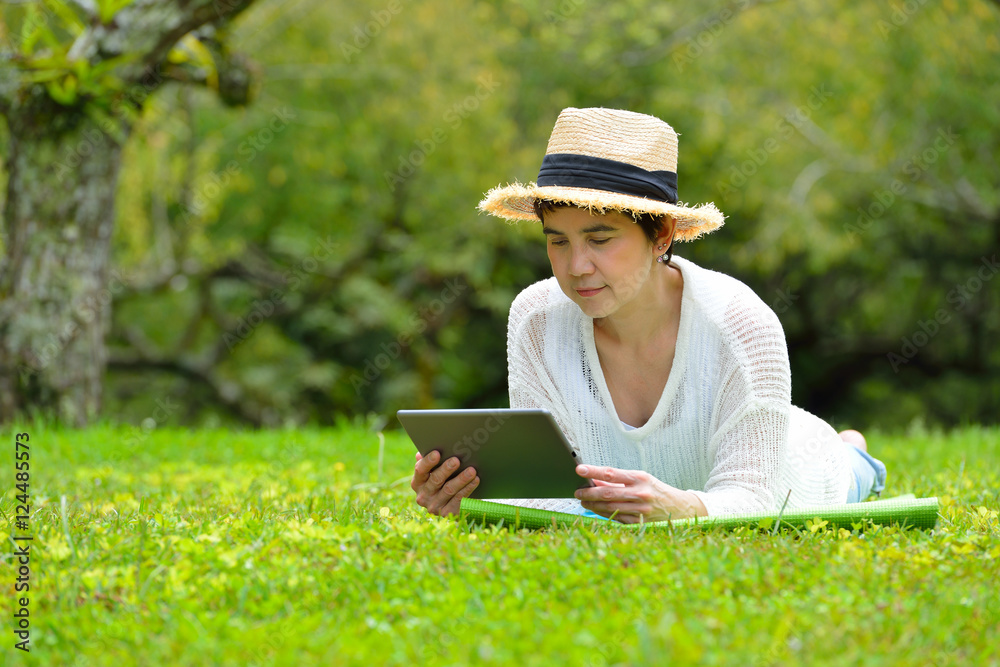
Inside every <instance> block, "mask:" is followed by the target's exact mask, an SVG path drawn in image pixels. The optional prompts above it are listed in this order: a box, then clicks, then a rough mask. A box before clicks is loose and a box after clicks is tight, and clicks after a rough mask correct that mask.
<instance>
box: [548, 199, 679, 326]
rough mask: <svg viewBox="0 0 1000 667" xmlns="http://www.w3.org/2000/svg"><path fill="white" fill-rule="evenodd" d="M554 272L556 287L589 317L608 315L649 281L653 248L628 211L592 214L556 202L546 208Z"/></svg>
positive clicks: (630, 300) (629, 299)
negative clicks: (550, 208)
mask: <svg viewBox="0 0 1000 667" xmlns="http://www.w3.org/2000/svg"><path fill="white" fill-rule="evenodd" d="M542 231H543V233H544V234H545V238H546V247H547V249H548V255H549V262H551V264H552V275H554V276H555V277H556V280H557V281H559V287H561V288H562V291H563V292H564V293H565V294H566V296H568V297H569V298H570V299H572V300H573V301H574V302H575V303H576V304H577V305H578V306H580V308H581V309H582V310H583V312H584V313H585V314H586V315H587V316H588V317H592V318H600V317H607V316H609V315H611V314H613V313H615V312H617V311H618V310H619V309H621V308H622V307H623V306H627V305H628V304H630V303H632V302H633V301H634V300H635V298H636V296H637V295H639V294H640V293H641V292H642V290H643V288H644V287H645V286H646V284H647V282H648V281H649V274H650V271H651V270H652V267H653V264H654V263H655V261H656V255H657V254H659V253H658V252H656V248H655V247H654V246H653V244H652V243H650V242H649V239H647V238H646V234H645V233H644V232H643V231H642V228H641V227H640V226H639V225H637V224H636V223H635V222H633V220H632V218H631V216H629V215H627V214H623V213H618V212H609V213H605V214H596V213H595V214H591V213H590V212H588V211H587V210H585V209H580V208H575V207H560V208H557V209H555V210H553V211H549V212H546V213H545V221H544V224H543V226H542Z"/></svg>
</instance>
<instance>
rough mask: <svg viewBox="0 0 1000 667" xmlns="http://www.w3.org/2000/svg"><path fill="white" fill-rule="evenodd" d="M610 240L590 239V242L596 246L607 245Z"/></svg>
mask: <svg viewBox="0 0 1000 667" xmlns="http://www.w3.org/2000/svg"><path fill="white" fill-rule="evenodd" d="M610 240H611V239H610V238H607V239H591V241H592V242H593V243H595V244H596V245H604V244H605V243H607V242H608V241H610Z"/></svg>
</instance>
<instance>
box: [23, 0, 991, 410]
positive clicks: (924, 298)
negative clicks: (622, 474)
mask: <svg viewBox="0 0 1000 667" xmlns="http://www.w3.org/2000/svg"><path fill="white" fill-rule="evenodd" d="M112 4H113V3H112ZM31 6H34V5H31ZM111 6H112V5H111V4H108V3H105V4H103V5H102V7H105V8H107V7H111ZM60 16H61V14H60ZM998 16H1000V14H998V10H997V7H996V6H995V4H991V3H987V2H982V1H976V0H961V1H959V0H955V1H949V2H946V3H941V4H934V3H922V4H921V3H916V4H914V3H910V4H902V5H898V6H897V5H880V4H877V3H876V4H864V5H859V4H857V3H848V2H833V3H824V2H818V1H814V0H810V1H808V2H801V3H757V2H737V3H718V4H717V5H716V6H713V7H700V6H694V5H690V4H688V5H684V4H681V3H664V2H652V1H649V0H635V1H630V2H615V3H603V4H601V3H593V2H587V1H586V0H566V1H565V2H560V3H557V4H553V3H541V2H536V1H535V0H519V1H517V2H485V1H484V2H477V3H473V4H472V5H469V6H467V7H465V8H463V9H462V10H460V11H456V10H455V7H454V6H453V5H452V4H449V3H444V2H424V3H417V4H413V3H408V2H400V3H384V2H381V1H380V2H369V3H360V4H359V3H298V4H296V5H294V6H285V5H272V4H262V5H260V6H259V7H255V8H253V9H251V10H250V11H249V12H247V13H246V14H245V15H243V16H242V17H241V18H240V19H239V20H238V21H237V22H236V24H235V25H234V26H233V27H232V30H231V34H230V35H229V36H228V37H229V41H230V42H231V46H232V48H233V49H236V50H241V51H244V52H247V53H252V54H253V56H254V58H255V59H257V60H258V62H260V63H261V65H262V70H263V74H264V83H263V86H262V88H261V90H260V95H259V98H258V100H257V102H256V103H255V105H253V106H251V107H249V108H246V109H242V108H241V109H230V108H226V107H225V106H224V105H220V104H219V103H218V100H217V96H215V95H209V94H207V93H206V92H205V91H201V90H194V91H192V90H188V89H183V90H178V88H176V87H166V88H165V89H163V90H162V91H161V92H160V93H158V94H157V95H156V96H155V97H154V98H152V99H151V100H150V101H148V102H147V104H146V109H145V112H144V117H143V119H142V121H141V123H140V124H139V125H138V126H137V128H136V130H135V133H134V135H133V137H132V141H131V143H130V145H129V146H128V152H127V155H126V163H125V164H126V166H125V168H124V169H123V173H122V176H121V182H120V189H119V199H118V220H117V225H116V236H115V260H116V263H117V265H118V267H119V269H120V270H121V271H122V272H123V273H124V274H125V275H128V276H130V277H131V279H130V280H128V281H126V283H125V286H124V290H123V291H121V292H120V293H116V294H115V297H116V301H115V323H114V330H113V332H112V337H111V342H112V347H113V352H114V354H113V356H112V366H111V369H112V371H111V373H110V375H109V392H108V396H109V403H108V412H109V413H110V414H121V415H123V416H125V417H126V418H128V419H132V420H134V421H136V422H138V421H140V420H142V419H144V418H146V417H149V416H150V415H151V414H152V413H153V412H154V411H155V406H156V401H158V400H163V399H165V398H167V399H169V400H181V401H183V402H184V404H185V407H184V409H183V410H180V411H178V412H176V413H175V414H174V415H172V417H171V419H173V420H176V421H178V422H194V423H207V424H213V423H220V422H223V423H225V422H228V421H230V420H232V421H242V422H247V421H249V422H251V423H265V424H281V423H284V422H285V421H291V422H296V423H304V422H321V423H330V422H331V421H332V419H333V415H334V414H336V413H340V412H354V413H359V414H365V413H368V412H371V411H374V412H378V413H381V414H388V413H391V412H392V411H394V410H395V409H397V408H400V407H430V406H432V405H438V406H467V407H476V406H498V405H505V402H506V386H505V374H506V369H505V353H504V331H505V318H506V310H507V307H508V306H509V303H510V302H511V300H512V299H513V298H514V296H515V295H516V294H517V292H518V291H519V290H520V289H522V288H523V287H525V286H526V285H528V284H529V283H531V282H533V281H535V280H538V279H542V278H545V277H547V276H548V274H549V269H548V265H547V262H546V259H545V255H544V251H543V248H542V244H541V240H540V234H539V230H538V227H537V226H535V225H530V224H526V225H522V226H520V227H513V226H508V225H505V224H503V223H499V222H497V221H495V220H493V219H488V218H487V217H485V216H481V215H479V214H477V213H476V212H475V210H474V206H475V204H476V203H477V202H478V201H479V199H480V198H481V196H482V194H483V192H485V191H486V190H487V189H489V188H491V187H493V186H495V185H496V184H498V183H506V182H509V181H513V180H515V179H516V180H520V181H529V180H533V179H534V177H535V174H536V173H537V169H538V165H539V163H540V161H541V156H542V154H543V152H544V146H545V141H546V139H547V137H548V133H549V131H550V130H551V127H552V123H553V121H554V119H555V118H556V115H557V114H558V112H559V110H561V109H562V108H563V107H566V106H606V107H618V108H628V109H634V110H637V111H642V112H646V113H650V114H653V115H657V116H659V117H661V118H663V119H665V120H667V121H668V122H670V123H671V124H672V125H673V126H674V127H675V129H676V130H677V131H678V132H679V133H680V142H681V155H680V167H679V169H680V175H679V178H680V190H681V196H682V198H683V199H684V201H686V202H691V203H698V202H702V201H715V202H716V203H717V204H718V205H719V206H720V208H721V209H722V210H723V211H724V212H725V213H726V214H727V216H728V218H727V222H726V225H725V227H723V228H722V229H721V230H719V231H718V232H716V233H714V234H713V235H712V236H710V237H707V238H705V239H702V240H699V241H696V242H694V243H691V244H690V245H689V246H681V247H680V248H678V250H677V254H679V255H681V256H684V257H686V258H688V259H691V260H693V261H695V262H697V263H699V264H701V265H703V266H706V267H709V268H712V269H715V270H719V271H722V272H725V273H728V274H731V275H734V276H735V277H737V278H739V279H741V280H743V281H744V282H746V283H748V284H749V285H750V286H751V287H752V288H753V289H754V290H755V291H756V292H757V293H758V294H759V295H760V296H761V298H762V299H763V300H764V301H765V302H766V303H768V304H769V305H771V306H772V307H773V308H774V309H775V310H776V311H777V313H778V315H779V317H780V318H781V320H782V324H783V326H784V328H785V332H786V335H787V337H788V340H789V351H790V356H791V363H792V377H793V387H794V396H793V400H794V401H795V402H796V403H797V404H800V405H802V406H804V407H806V408H808V409H810V410H811V411H812V412H815V413H817V414H819V415H821V416H823V417H824V418H827V419H829V420H831V421H833V422H842V423H845V425H852V426H857V427H861V428H863V427H865V426H867V425H870V424H882V425H887V426H888V425H893V424H895V425H905V424H908V423H910V422H912V421H913V420H914V419H918V418H919V419H925V420H926V421H927V422H929V423H942V424H962V423H976V422H986V423H994V422H995V421H996V415H997V406H998V405H1000V380H998V378H1000V348H997V346H996V345H995V344H993V341H995V340H996V338H997V336H998V335H1000V280H993V279H992V278H993V277H995V274H991V277H990V279H988V280H979V281H978V283H977V282H976V280H977V272H978V271H980V269H981V267H982V266H984V265H983V262H984V261H989V260H990V258H991V257H992V256H993V254H992V253H993V252H994V251H995V249H996V248H998V247H1000V194H998V193H1000V188H998V187H997V183H998V182H1000V167H998V165H997V163H996V160H995V155H997V154H1000V132H998V129H997V128H1000V111H998V108H997V105H996V104H995V100H996V99H1000V80H998V79H997V77H996V76H995V72H996V71H998V69H1000V41H998V39H997V34H998V32H1000V31H998V27H1000V19H998ZM49 23H52V24H53V25H54V23H53V22H52V21H50V22H49ZM72 23H73V22H72V20H68V19H63V20H62V21H61V24H65V25H66V26H67V27H65V28H63V29H64V30H67V31H69V30H72ZM53 30H54V29H53ZM29 34H30V35H31V39H32V40H33V44H32V53H34V49H36V47H37V48H38V49H42V50H48V51H52V52H53V53H55V54H56V55H53V56H50V57H54V58H58V57H59V56H58V53H57V52H58V49H56V50H55V51H53V48H54V47H52V46H51V45H50V46H46V44H50V42H51V41H52V37H50V36H47V34H46V32H45V30H43V29H42V28H38V29H35V30H33V31H31V32H30V33H29ZM67 34H68V33H67ZM55 38H56V40H57V41H58V42H59V43H60V44H63V45H65V43H66V40H65V35H63V34H61V33H56V34H55ZM46 40H48V41H46ZM204 44H205V42H204V40H201V39H200V38H199V39H195V38H194V37H193V36H189V37H188V38H186V39H185V40H184V41H183V42H182V43H181V44H180V46H179V47H178V48H176V49H175V50H174V51H173V52H172V53H171V56H170V58H169V59H168V60H170V61H172V62H173V64H175V65H177V66H183V67H187V68H191V69H192V70H197V71H198V72H200V74H199V76H203V77H204V79H205V80H206V82H208V83H209V86H212V85H213V84H212V81H215V82H216V85H218V86H219V87H220V90H221V89H222V88H224V87H225V86H224V85H223V81H222V79H223V78H224V77H222V76H221V75H220V74H219V72H218V71H216V70H214V69H213V68H212V64H211V63H212V62H213V58H212V57H210V54H207V53H206V52H205V51H204V49H205V46H204ZM60 48H65V47H64V46H62V47H60ZM38 53H39V54H41V53H42V51H39V52H38ZM33 57H35V56H33ZM37 57H39V58H40V57H41V55H38V56H37ZM38 62H42V61H38ZM214 62H218V60H217V58H216V59H214ZM76 66H79V65H76ZM33 71H35V70H33ZM35 73H36V75H38V76H42V77H47V76H51V77H53V78H51V79H46V80H45V81H44V83H45V85H47V86H50V87H49V88H48V93H47V94H48V95H50V96H51V97H52V98H53V99H56V100H60V101H63V102H64V103H67V102H69V103H78V102H79V100H80V99H82V97H84V96H85V91H93V90H94V89H95V87H96V88H101V87H107V86H110V85H111V83H110V82H109V81H108V80H106V79H105V78H102V76H103V75H99V74H94V73H93V72H90V71H88V70H84V71H83V72H82V73H81V72H80V71H76V70H73V69H71V68H70V65H69V64H68V63H65V62H62V61H54V63H53V64H51V66H45V67H42V66H39V67H38V68H37V71H35ZM108 76H110V75H108ZM88 82H89V83H88ZM40 85H41V84H40ZM74 100H75V102H74ZM282 110H287V111H288V112H290V113H291V114H293V115H292V116H291V117H290V118H289V119H288V121H287V124H285V125H284V126H283V128H282V129H281V130H280V131H274V130H272V128H271V127H270V123H272V121H273V119H274V115H275V114H276V113H280V112H282ZM455 284H458V285H461V286H463V287H464V288H463V289H462V290H461V291H460V293H458V294H457V295H456V298H455V299H454V300H453V301H451V302H449V303H447V304H444V303H443V302H442V293H444V292H445V290H447V289H448V286H449V285H455ZM977 285H978V287H977ZM442 305H443V306H444V307H443V308H442V307H441V306H442ZM435 311H436V312H435ZM267 312H270V313H271V314H266V313H267ZM251 319H253V321H254V322H255V324H254V325H253V326H248V325H247V323H248V322H249V321H250V320H251ZM240 331H244V332H249V335H242V334H239V333H238V332H240ZM929 331H933V333H928V332H929ZM404 340H405V341H406V343H405V344H403V343H402V341H404ZM144 341H146V342H150V343H152V345H149V346H144V345H143V344H142V343H143V342H144ZM234 341H235V344H233V343H234ZM397 347H398V350H397Z"/></svg>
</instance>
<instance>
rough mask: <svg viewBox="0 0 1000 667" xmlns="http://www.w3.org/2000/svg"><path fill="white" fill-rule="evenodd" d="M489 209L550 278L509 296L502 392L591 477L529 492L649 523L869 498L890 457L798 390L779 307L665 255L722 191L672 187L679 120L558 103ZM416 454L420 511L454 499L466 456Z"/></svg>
mask: <svg viewBox="0 0 1000 667" xmlns="http://www.w3.org/2000/svg"><path fill="white" fill-rule="evenodd" d="M479 208H480V209H481V210H483V211H486V212H488V213H491V214H493V215H496V216H498V217H501V218H505V219H508V220H515V221H516V220H540V221H541V222H542V231H543V233H544V235H545V238H546V245H547V249H548V256H549V261H550V262H551V264H552V274H553V277H552V278H550V279H548V280H543V281H541V282H539V283H536V284H534V285H531V286H530V287H528V288H527V289H525V290H524V291H523V292H521V294H520V295H518V297H517V298H516V299H515V300H514V303H513V305H512V306H511V311H510V317H509V320H508V332H507V355H508V371H509V390H510V405H511V407H512V408H544V409H546V410H549V411H550V412H552V414H553V415H554V417H555V419H556V421H557V422H558V424H559V426H560V427H561V428H562V430H563V432H564V433H565V434H566V436H567V439H568V440H569V442H570V443H571V445H572V446H573V447H574V450H575V451H576V453H577V455H578V456H579V457H580V460H581V461H584V462H585V463H586V465H580V466H578V468H577V473H578V474H579V475H580V476H581V477H584V478H589V479H592V480H594V483H595V485H596V486H594V487H589V488H584V489H581V490H579V491H577V495H576V498H575V499H566V500H558V499H557V500H554V501H553V500H509V501H504V502H511V503H516V504H522V505H527V506H533V507H545V508H549V509H555V510H558V511H567V512H574V513H579V514H585V515H591V516H601V517H605V518H607V517H612V516H613V517H614V518H615V519H617V520H619V521H622V522H638V521H657V520H664V519H668V518H683V517H690V516H715V515H722V514H737V513H747V512H768V511H777V510H778V509H780V508H781V507H782V506H783V505H784V504H786V502H787V505H788V506H789V507H799V506H806V505H821V504H836V503H843V502H859V501H861V500H864V499H865V498H867V497H868V495H869V494H870V493H872V492H875V493H878V492H881V490H882V489H883V488H884V483H885V476H886V471H885V466H884V465H883V464H882V463H881V462H880V461H878V460H877V459H874V458H872V457H871V456H870V455H869V454H868V453H867V447H866V443H865V439H864V437H863V436H862V435H861V434H860V433H858V432H857V431H843V432H841V433H840V434H838V433H837V432H836V431H835V430H834V429H833V428H832V427H830V425H829V424H827V423H826V422H824V421H823V420H821V419H819V418H818V417H816V416H814V415H811V414H809V413H808V412H806V411H804V410H802V409H800V408H796V407H795V406H793V405H791V378H790V373H789V365H788V352H787V347H786V343H785V338H784V332H783V331H782V328H781V324H780V322H779V321H778V318H777V317H776V316H775V314H774V313H773V312H772V311H771V309H770V308H768V307H767V306H766V305H765V304H764V303H763V302H762V301H761V300H760V299H759V298H758V297H757V296H756V295H755V294H754V293H753V292H752V291H751V290H750V289H749V288H748V287H747V286H746V285H744V284H743V283H741V282H739V281H738V280H736V279H734V278H731V277H729V276H726V275H723V274H720V273H717V272H714V271H710V270H708V269H704V268H701V267H699V266H697V265H695V264H693V263H691V262H689V261H687V260H684V259H682V258H680V257H673V255H672V250H673V243H674V241H689V240H692V239H695V238H697V237H699V236H701V235H702V234H705V233H708V232H711V231H713V230H715V229H717V228H719V227H721V226H722V222H723V216H722V214H721V213H720V212H719V211H718V210H717V209H716V208H715V206H714V205H712V204H705V205H702V206H699V207H687V206H684V205H681V204H679V203H678V200H677V135H676V134H675V133H674V131H673V129H672V128H671V127H670V126H669V125H667V124H666V123H665V122H663V121H662V120H659V119H658V118H654V117H652V116H647V115H644V114H638V113H633V112H630V111H619V110H613V109H572V108H570V109H565V110H563V112H562V113H561V114H560V115H559V118H558V120H557V121H556V125H555V128H554V129H553V131H552V136H551V137H550V139H549V145H548V149H547V151H546V155H545V158H544V160H543V161H542V167H541V170H540V171H539V176H538V182H537V184H530V185H527V186H525V185H519V184H514V185H508V186H507V187H502V188H496V189H494V190H492V191H490V192H489V193H488V194H487V196H486V198H485V199H484V200H483V201H482V202H480V205H479ZM438 457H439V455H438V454H437V453H434V454H432V455H430V456H428V457H427V458H424V459H421V458H420V457H419V455H418V457H417V463H416V466H415V468H414V475H413V480H412V482H411V486H412V488H413V489H414V491H416V493H417V502H418V503H419V504H420V505H422V506H423V507H425V508H427V509H428V511H430V512H432V513H435V514H441V515H447V514H454V513H457V512H458V509H459V503H460V501H461V498H463V497H467V496H468V495H469V494H471V493H472V492H473V491H474V490H475V487H476V485H477V484H478V478H476V476H475V471H474V470H471V469H469V470H466V471H464V472H463V474H462V475H460V476H458V477H456V478H455V479H454V480H451V481H447V482H446V480H447V479H448V477H449V476H450V475H451V474H452V472H453V471H454V470H455V469H456V468H457V466H458V460H457V459H450V460H449V461H446V462H444V464H441V462H440V461H439V460H438Z"/></svg>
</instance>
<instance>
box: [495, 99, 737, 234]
mask: <svg viewBox="0 0 1000 667" xmlns="http://www.w3.org/2000/svg"><path fill="white" fill-rule="evenodd" d="M535 199H547V200H549V201H552V202H557V203H567V204H574V205H576V206H580V207H582V208H586V209H587V210H589V211H591V212H596V213H605V212H606V211H609V210H610V211H621V212H624V213H631V214H633V215H634V214H638V213H652V214H653V215H669V216H672V217H674V218H676V219H677V230H676V231H675V232H674V238H675V239H676V240H678V241H691V240H693V239H696V238H698V237H699V236H701V235H702V234H707V233H709V232H712V231H714V230H716V229H718V228H719V227H721V226H722V222H723V220H724V219H725V216H723V215H722V213H721V212H720V211H719V209H717V208H716V207H715V204H711V203H708V204H702V205H700V206H693V207H692V206H685V205H684V204H683V203H681V202H679V201H678V200H677V133H676V132H674V130H673V128H672V127H670V126H669V125H667V124H666V123H664V122H663V121H662V120H660V119H659V118H654V117H653V116H647V115H646V114H641V113H635V112H633V111H621V110H618V109H599V108H598V109H574V108H572V107H571V108H568V109H563V110H562V113H560V114H559V118H558V119H557V120H556V125H555V127H554V128H552V136H551V137H549V146H548V148H547V149H546V150H545V158H544V159H543V160H542V167H541V169H540V170H539V172H538V182H537V184H536V183H529V184H528V185H522V184H520V183H513V184H511V185H507V186H506V187H496V188H493V189H492V190H490V191H489V192H488V193H487V194H486V198H485V199H483V200H482V201H481V202H479V210H480V211H484V212H486V213H490V214H492V215H495V216H497V217H499V218H505V219H507V220H510V221H515V222H516V221H520V220H538V216H536V215H535V211H534V202H535Z"/></svg>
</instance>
